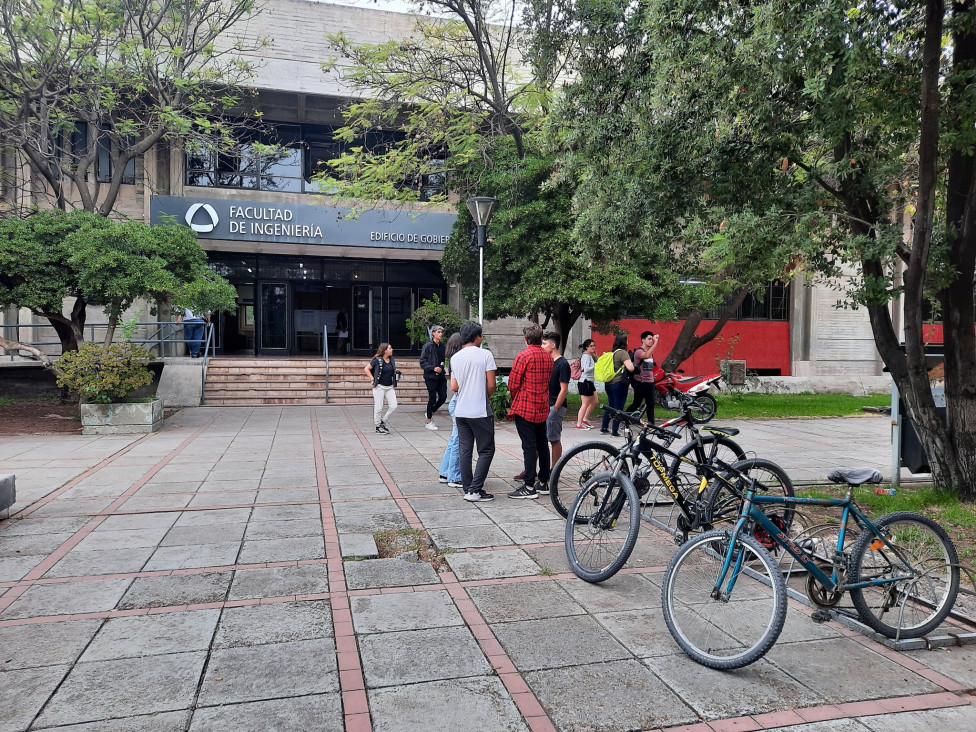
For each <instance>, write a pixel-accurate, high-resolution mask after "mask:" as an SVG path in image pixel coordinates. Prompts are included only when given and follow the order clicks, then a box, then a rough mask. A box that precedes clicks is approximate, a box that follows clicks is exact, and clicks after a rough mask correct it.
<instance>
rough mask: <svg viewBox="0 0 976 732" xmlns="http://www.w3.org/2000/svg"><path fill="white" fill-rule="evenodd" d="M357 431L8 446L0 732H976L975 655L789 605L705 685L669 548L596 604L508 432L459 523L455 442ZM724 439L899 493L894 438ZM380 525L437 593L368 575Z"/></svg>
mask: <svg viewBox="0 0 976 732" xmlns="http://www.w3.org/2000/svg"><path fill="white" fill-rule="evenodd" d="M370 412H371V409H370V408H368V407H258V408H242V407H238V408H196V409H185V410H183V411H181V412H179V413H177V414H176V415H175V416H174V417H172V418H170V419H169V420H168V421H167V423H166V425H165V427H164V428H163V429H162V431H160V432H158V433H156V434H152V435H146V436H141V437H140V436H102V437H82V436H63V435H37V436H20V437H6V438H0V473H15V474H16V476H17V493H18V503H17V504H16V505H15V506H14V508H13V509H12V510H11V513H10V518H9V519H8V520H0V732H19V731H22V730H40V729H63V730H70V731H71V732H96V731H97V732H177V731H181V730H190V731H191V732H203V731H204V730H214V731H224V730H232V731H233V732H248V731H251V730H254V731H255V732H258V731H260V732H267V731H269V730H322V731H327V730H343V729H344V730H349V731H350V732H353V731H358V730H370V729H373V730H377V731H380V730H382V731H389V732H401V731H402V732H413V731H415V730H416V731H426V730H450V731H452V732H453V731H455V730H457V731H463V730H471V731H478V732H496V731H498V732H501V731H511V732H515V731H520V730H532V731H533V732H542V731H543V730H560V731H561V732H570V731H573V732H575V731H583V730H588V731H589V730H607V731H611V730H613V731H616V730H638V729H659V728H672V729H681V730H684V732H721V731H726V730H729V731H731V730H736V731H740V732H746V731H748V730H757V729H783V730H791V732H801V731H802V732H827V731H828V730H830V731H831V732H835V731H839V732H855V731H856V732H869V731H876V732H901V731H904V732H922V731H924V730H936V729H937V730H941V731H943V732H949V731H952V730H963V729H970V730H971V729H976V696H974V695H973V690H974V688H976V646H967V647H959V648H948V649H935V650H917V651H909V652H898V651H895V650H892V649H890V648H887V647H885V646H882V645H880V644H878V643H876V642H875V641H873V640H871V639H869V638H867V637H865V636H863V635H861V634H859V633H857V632H855V631H853V630H851V629H849V628H847V627H845V626H843V625H840V624H838V623H836V622H830V623H827V624H816V623H814V622H813V621H812V620H811V619H810V613H811V609H810V608H808V607H806V606H804V605H803V604H802V603H800V602H797V601H795V600H791V602H790V608H789V611H788V618H787V622H786V627H785V629H784V631H783V635H782V636H781V637H780V639H779V641H778V643H777V644H776V645H775V646H774V648H773V649H772V650H771V651H770V652H769V654H768V655H767V656H766V657H765V658H763V659H762V660H761V661H759V662H757V663H755V664H753V665H752V666H749V667H747V668H745V669H740V670H738V671H735V672H717V671H711V670H709V669H706V668H704V667H702V666H699V665H697V664H695V663H694V662H692V661H691V660H690V659H688V658H687V657H686V656H685V654H684V653H683V652H682V651H681V650H680V649H679V648H678V646H677V645H676V644H675V643H674V641H673V640H672V638H671V636H670V634H669V633H668V632H667V629H666V628H665V626H664V622H663V619H662V616H661V608H660V603H661V599H660V598H661V592H660V581H661V577H662V574H663V572H664V569H665V567H666V565H667V563H668V560H669V558H670V557H671V555H672V554H673V552H674V550H675V546H674V543H673V541H672V539H671V536H670V535H669V534H668V533H667V532H666V531H663V530H660V529H656V528H654V527H652V526H648V527H646V528H644V529H643V531H642V535H641V539H640V540H639V543H638V546H637V548H636V550H635V552H634V554H633V556H632V557H631V559H630V561H629V562H628V564H627V566H626V568H625V569H624V570H622V571H621V572H620V573H619V574H618V575H616V576H615V577H613V578H612V579H611V580H609V581H607V582H606V583H604V584H602V585H590V584H587V583H584V582H582V581H580V580H578V579H577V578H576V577H575V575H573V574H572V573H571V572H570V570H569V566H568V564H567V562H566V558H565V552H564V549H563V529H564V522H563V521H562V520H561V519H559V517H558V515H557V514H555V512H554V511H553V509H552V507H551V505H550V504H549V502H548V500H547V499H546V498H544V497H543V498H540V500H538V501H512V500H509V499H507V498H506V497H505V495H504V494H505V493H506V492H507V491H509V490H511V489H512V485H513V481H512V480H511V476H513V475H515V474H516V473H517V472H519V471H520V469H521V449H520V447H519V441H518V436H517V434H516V433H515V429H514V427H513V426H512V425H501V426H499V427H498V430H497V445H498V449H497V452H496V455H495V460H494V463H493V464H492V475H491V478H490V480H489V482H488V485H487V486H486V488H487V490H488V491H490V492H493V493H495V495H496V499H495V501H494V502H492V503H483V504H469V503H466V502H465V501H463V500H462V499H461V496H460V492H459V491H458V490H456V489H453V488H449V487H447V486H446V485H443V484H441V483H439V482H438V481H437V466H438V465H439V463H440V459H441V455H442V452H443V449H444V445H445V442H446V440H447V438H448V436H449V429H446V428H445V427H446V426H449V423H447V422H446V421H445V420H444V419H441V421H440V424H441V426H442V429H441V430H440V431H438V432H432V431H428V430H425V429H423V413H422V409H421V408H420V407H412V406H406V407H401V409H400V410H399V411H398V412H397V414H396V415H395V416H394V419H393V425H392V427H393V433H392V434H390V435H387V436H381V435H377V434H375V433H374V432H373V428H372V420H371V414H370ZM720 423H721V424H725V425H728V426H733V425H731V423H728V422H724V423H722V422H720ZM567 426H568V427H570V428H571V425H570V424H569V423H567ZM734 426H737V427H739V428H740V429H741V430H742V433H741V435H740V437H739V438H737V440H738V441H739V442H740V444H741V445H742V446H743V447H744V448H745V449H746V450H747V451H754V452H756V453H758V454H760V455H762V456H763V457H768V458H770V459H772V460H775V461H777V462H779V463H780V464H782V465H783V466H784V467H786V468H787V470H788V472H789V473H790V474H791V476H792V477H793V478H794V479H796V480H799V481H814V480H821V479H823V477H824V476H825V475H826V473H827V472H828V471H829V470H830V469H831V468H834V467H855V466H867V465H870V466H872V467H876V468H878V469H879V470H881V471H882V472H883V473H884V474H885V475H886V476H888V475H890V462H891V459H890V448H889V431H890V426H889V419H888V418H887V417H863V418H853V419H820V420H776V421H757V422H742V423H738V424H735V425H734ZM566 432H567V434H566V435H565V438H566V439H565V444H566V445H570V444H573V443H575V442H576V441H579V440H581V439H593V438H595V437H598V435H597V434H595V433H594V432H575V431H574V430H572V429H567V431H566ZM386 529H404V530H409V529H414V530H420V531H424V532H426V533H427V534H428V535H429V536H430V537H431V539H432V540H433V542H434V545H435V546H436V548H437V549H438V550H439V551H440V552H441V554H442V555H443V560H444V562H443V566H441V568H440V571H438V570H437V569H435V567H434V566H432V564H431V563H429V562H425V561H411V559H414V560H415V559H416V557H410V556H406V557H393V558H386V559H363V558H361V557H360V556H355V555H356V554H357V551H358V550H357V549H356V547H358V546H363V545H364V543H365V544H368V539H369V535H371V534H373V533H374V532H378V531H382V530H386ZM344 555H345V556H346V559H345V560H344V558H343V557H344ZM969 630H972V629H969Z"/></svg>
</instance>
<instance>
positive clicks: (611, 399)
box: [600, 333, 634, 437]
mask: <svg viewBox="0 0 976 732" xmlns="http://www.w3.org/2000/svg"><path fill="white" fill-rule="evenodd" d="M613 372H614V373H615V374H616V376H614V377H613V378H612V379H610V381H608V382H607V403H608V404H609V405H610V406H611V407H613V408H614V409H623V408H624V404H626V403H627V391H628V390H629V388H630V375H631V374H632V373H633V372H634V362H633V361H631V360H630V354H629V353H627V334H626V333H618V334H617V337H616V338H614V339H613ZM609 426H610V414H609V413H608V412H604V413H603V425H602V426H601V427H600V433H601V434H604V435H605V434H607V432H609V431H610V430H608V429H607V427H609ZM619 430H620V422H619V421H618V420H614V421H613V432H612V433H611V434H612V435H613V436H614V437H619V436H620V433H619Z"/></svg>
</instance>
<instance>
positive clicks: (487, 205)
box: [467, 196, 498, 324]
mask: <svg viewBox="0 0 976 732" xmlns="http://www.w3.org/2000/svg"><path fill="white" fill-rule="evenodd" d="M467 203H468V211H470V212H471V218H472V219H474V223H475V226H477V227H478V323H479V324H483V323H484V302H485V301H484V288H485V239H486V236H487V234H486V231H487V229H488V222H489V221H491V217H492V214H494V213H495V210H496V209H497V208H498V199H495V198H489V197H488V196H476V197H475V198H469V199H468V202H467Z"/></svg>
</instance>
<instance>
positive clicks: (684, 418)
mask: <svg viewBox="0 0 976 732" xmlns="http://www.w3.org/2000/svg"><path fill="white" fill-rule="evenodd" d="M605 409H610V407H605ZM611 413H612V412H611ZM621 413H622V414H627V415H628V416H629V417H637V418H638V419H639V418H640V417H642V416H643V414H644V410H643V409H641V410H640V411H638V412H630V413H627V412H621ZM696 423H697V420H696V419H695V418H694V416H693V414H692V412H691V410H690V409H685V410H684V412H683V413H682V414H681V415H679V416H678V417H675V418H674V419H671V420H668V421H667V422H664V423H662V424H661V425H659V427H660V429H661V430H663V432H659V433H658V434H657V437H658V443H654V444H661V445H663V446H664V447H671V445H672V444H674V442H675V441H676V440H677V439H678V438H679V437H680V436H681V434H682V432H683V431H684V430H685V429H687V430H688V431H689V432H690V433H691V438H692V439H691V441H690V442H688V443H687V444H685V445H684V446H683V447H682V448H681V449H680V450H678V452H677V456H678V459H676V460H675V461H673V462H672V464H671V465H670V466H669V476H670V478H671V480H672V481H678V480H679V478H678V475H677V474H678V472H679V471H680V469H681V466H682V461H684V460H685V458H687V457H689V456H690V457H691V459H692V460H693V461H694V462H696V463H704V462H713V461H714V460H715V459H716V458H719V459H722V460H724V461H725V462H727V463H733V462H735V461H737V460H744V459H745V457H746V453H745V451H744V450H743V449H742V448H741V447H739V445H738V444H737V443H736V442H735V441H734V440H732V437H735V436H736V435H738V434H739V430H737V429H725V428H722V427H704V428H702V429H699V428H697V427H696V426H695V425H696ZM623 428H624V436H625V438H626V439H627V440H630V438H631V434H630V432H629V430H630V429H631V422H630V421H629V420H623ZM702 432H707V433H709V434H706V435H702ZM653 450H654V446H653V445H650V444H649V451H648V454H646V455H645V454H643V453H641V454H638V456H637V459H636V460H635V461H634V464H633V465H632V466H630V467H629V468H628V471H627V472H628V474H629V475H630V476H631V479H632V480H633V481H634V485H635V487H636V488H637V490H638V493H640V495H642V496H644V495H647V494H648V492H649V491H650V488H651V484H650V482H649V481H647V480H646V478H647V476H648V475H649V471H648V470H640V469H639V468H640V462H641V457H649V456H650V453H651V452H652V451H653ZM692 453H693V455H692ZM619 455H620V448H618V447H616V446H615V445H613V444H611V443H609V442H604V441H603V440H587V441H585V442H581V443H579V444H578V445H574V446H573V447H572V448H570V449H569V450H567V451H566V452H565V453H563V455H562V457H560V458H559V460H558V461H557V462H556V464H555V465H554V466H553V467H552V471H551V472H550V475H549V500H551V501H552V506H553V508H555V509H556V512H557V513H558V514H559V515H560V516H562V517H563V518H566V516H567V515H568V514H569V506H568V505H567V504H568V503H569V501H572V498H573V497H575V496H576V494H577V493H579V491H580V489H581V488H582V487H583V486H584V485H585V484H586V482H587V481H588V480H589V479H590V478H592V477H593V476H594V475H596V474H597V473H599V472H602V471H604V470H611V469H612V467H611V465H612V464H613V462H614V461H615V460H616V459H617V458H618V457H619ZM685 482H687V481H685V480H680V483H681V484H682V485H683V484H684V483H685ZM567 495H568V496H569V497H570V499H569V501H567V502H566V503H564V502H563V500H564V498H565V497H566V496H567Z"/></svg>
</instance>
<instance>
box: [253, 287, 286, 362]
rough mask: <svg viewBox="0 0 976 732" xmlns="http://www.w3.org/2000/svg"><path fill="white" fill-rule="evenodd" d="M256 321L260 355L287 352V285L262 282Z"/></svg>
mask: <svg viewBox="0 0 976 732" xmlns="http://www.w3.org/2000/svg"><path fill="white" fill-rule="evenodd" d="M260 289H261V309H260V316H261V317H260V319H259V320H258V330H259V336H258V349H259V350H260V351H261V352H262V353H268V352H272V353H287V352H288V321H289V320H290V318H289V307H288V283H287V282H262V283H261V287H260Z"/></svg>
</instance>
